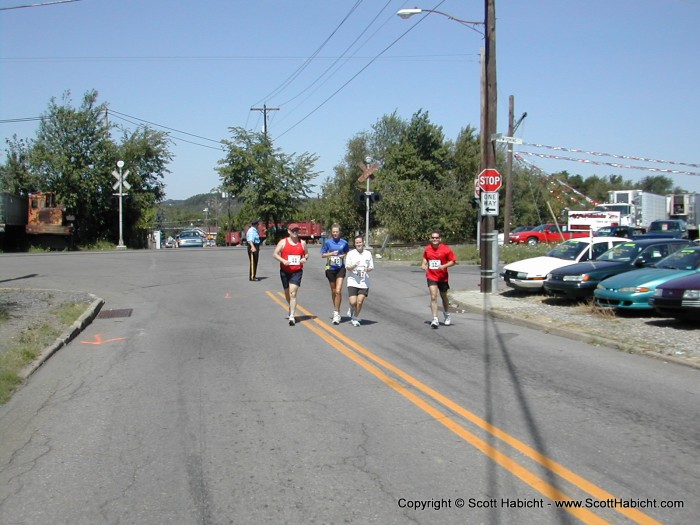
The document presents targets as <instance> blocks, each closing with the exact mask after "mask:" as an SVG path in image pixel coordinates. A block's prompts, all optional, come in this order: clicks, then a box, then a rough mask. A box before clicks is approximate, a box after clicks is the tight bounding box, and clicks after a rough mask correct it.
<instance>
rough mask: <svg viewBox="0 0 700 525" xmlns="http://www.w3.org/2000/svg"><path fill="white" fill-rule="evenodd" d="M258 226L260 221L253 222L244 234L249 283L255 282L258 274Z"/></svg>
mask: <svg viewBox="0 0 700 525" xmlns="http://www.w3.org/2000/svg"><path fill="white" fill-rule="evenodd" d="M258 224H260V221H253V222H251V223H250V228H248V231H247V232H246V234H245V240H246V244H247V245H248V260H249V261H250V272H249V274H248V279H249V280H250V281H257V280H258V278H257V277H256V275H257V272H258V256H259V255H260V233H259V232H258Z"/></svg>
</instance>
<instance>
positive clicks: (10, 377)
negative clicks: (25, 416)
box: [0, 303, 89, 405]
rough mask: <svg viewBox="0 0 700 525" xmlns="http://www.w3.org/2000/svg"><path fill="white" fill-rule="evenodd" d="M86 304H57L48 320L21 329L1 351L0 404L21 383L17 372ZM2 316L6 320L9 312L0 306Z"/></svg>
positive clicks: (77, 315) (59, 333)
mask: <svg viewBox="0 0 700 525" xmlns="http://www.w3.org/2000/svg"><path fill="white" fill-rule="evenodd" d="M88 304H89V303H64V304H61V305H59V306H56V307H55V308H53V309H52V310H51V311H50V313H49V316H48V319H46V320H44V321H42V322H40V323H37V324H35V325H33V326H30V327H29V328H27V329H25V330H24V331H22V332H21V333H20V334H19V336H18V337H17V338H16V340H14V341H13V342H12V343H11V344H10V345H9V347H7V348H5V350H4V351H2V352H0V405H1V404H4V403H6V402H7V401H8V400H9V399H10V397H11V396H12V393H13V392H14V391H15V389H16V388H17V387H18V386H19V384H20V383H21V382H22V379H21V378H20V376H19V373H20V371H21V370H22V369H23V368H24V367H25V366H27V365H28V364H30V363H31V362H32V361H33V360H34V359H36V358H37V357H38V356H39V354H41V352H42V350H43V349H44V348H46V347H47V346H49V345H50V344H51V343H53V342H54V341H55V340H56V338H57V337H59V336H60V335H61V334H62V333H63V332H64V330H65V329H66V328H68V327H69V326H70V325H71V324H73V323H74V322H75V321H76V320H77V319H78V317H80V315H81V314H82V313H83V312H84V311H85V309H86V308H87V305H88ZM2 315H4V319H5V320H6V319H7V317H8V315H9V312H8V311H7V307H3V308H0V316H2ZM0 320H2V317H0Z"/></svg>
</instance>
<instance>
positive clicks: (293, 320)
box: [289, 317, 297, 326]
mask: <svg viewBox="0 0 700 525" xmlns="http://www.w3.org/2000/svg"><path fill="white" fill-rule="evenodd" d="M295 324H297V321H296V319H294V317H290V318H289V326H294V325H295Z"/></svg>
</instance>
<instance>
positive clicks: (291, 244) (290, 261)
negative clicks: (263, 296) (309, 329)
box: [272, 222, 309, 326]
mask: <svg viewBox="0 0 700 525" xmlns="http://www.w3.org/2000/svg"><path fill="white" fill-rule="evenodd" d="M287 230H288V231H289V237H287V238H285V239H282V240H281V241H280V242H278V243H277V246H276V247H275V252H274V253H273V254H272V256H273V257H274V258H275V259H277V260H278V261H279V262H280V279H281V280H282V287H283V288H284V297H285V299H287V303H288V304H289V326H294V325H295V324H296V319H295V318H294V314H295V313H296V307H297V292H298V291H299V287H300V286H301V277H302V275H303V274H304V270H303V268H304V263H305V262H306V260H307V259H308V258H309V250H308V248H307V247H306V243H305V242H304V241H302V240H301V239H299V225H298V224H297V223H295V222H293V223H292V224H290V225H289V226H288V228H287Z"/></svg>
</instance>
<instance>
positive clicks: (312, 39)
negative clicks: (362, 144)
mask: <svg viewBox="0 0 700 525" xmlns="http://www.w3.org/2000/svg"><path fill="white" fill-rule="evenodd" d="M42 1H50V0H31V1H28V0H0V8H6V7H13V6H19V5H26V4H38V3H41V2H42ZM415 6H419V7H421V8H424V9H437V10H439V11H443V12H445V13H449V14H450V15H452V16H454V17H457V18H462V19H466V20H477V21H478V20H483V16H484V2H483V0H479V1H477V0H469V1H465V0H444V1H443V2H440V1H439V0H428V1H423V0H409V1H404V0H389V1H384V0H372V1H370V0H364V1H361V0H305V1H303V2H291V1H283V0H249V1H246V2H244V1H239V0H198V1H185V0H181V1H172V0H80V1H76V2H72V3H63V4H56V5H50V6H45V7H33V8H23V9H12V10H2V11H0V121H3V122H2V123H0V133H1V136H2V138H3V139H5V138H7V137H11V136H12V135H13V134H17V135H18V136H19V137H25V138H33V137H34V136H35V132H36V129H37V122H36V121H30V122H22V123H17V122H5V121H7V120H11V119H21V118H30V117H37V116H39V115H41V114H42V113H43V112H45V110H46V108H47V105H48V102H49V99H50V98H51V97H56V98H58V99H60V98H61V96H62V94H63V92H64V91H66V90H70V91H71V93H72V98H73V101H74V103H75V105H79V103H80V100H81V99H82V96H83V94H84V93H85V92H86V91H88V90H91V89H96V90H97V91H98V92H99V100H100V101H101V102H107V103H108V104H109V106H110V110H111V111H112V112H113V113H111V116H110V119H111V120H112V121H113V122H115V123H117V124H121V125H124V126H126V127H128V128H133V127H134V123H139V122H142V121H148V122H151V123H154V124H157V125H160V126H165V127H166V128H172V130H178V131H179V132H175V131H171V136H172V138H173V139H174V140H175V143H174V144H173V146H172V151H173V153H174V154H175V159H174V161H173V163H172V164H171V165H170V170H171V172H172V173H170V174H169V175H167V177H166V179H165V183H166V185H167V187H166V192H167V196H168V197H169V198H175V199H182V198H187V197H189V196H192V195H194V194H198V193H206V192H208V191H210V190H212V189H213V188H216V187H217V186H218V185H219V183H220V181H219V178H218V174H217V173H216V171H215V168H216V166H217V161H218V160H219V159H221V158H222V157H223V152H222V151H221V150H220V149H218V147H217V143H216V141H219V140H221V139H223V138H227V137H229V132H228V128H229V127H235V126H241V127H244V128H248V129H256V130H260V129H261V128H262V112H260V111H251V107H262V105H263V104H266V105H267V106H268V107H270V108H279V111H271V112H270V114H269V115H270V116H269V132H270V136H271V137H272V138H273V139H274V141H275V145H276V146H277V147H279V148H281V149H282V150H283V151H284V152H286V153H301V152H305V151H308V152H312V153H316V154H317V155H318V156H319V161H318V163H317V169H318V171H319V172H321V174H320V175H319V177H318V178H317V180H316V182H318V183H320V182H322V180H323V179H325V178H326V177H329V176H332V175H333V167H334V166H336V165H337V164H338V163H339V162H340V161H342V159H343V156H344V154H345V151H346V144H347V141H348V140H349V139H350V138H352V137H353V136H354V135H356V134H357V133H359V132H361V131H365V130H369V129H370V128H371V126H372V125H373V124H374V123H375V122H376V121H377V120H378V119H379V118H380V117H381V116H382V115H385V114H389V113H392V112H394V111H396V112H397V113H398V114H399V115H400V116H402V117H404V118H406V119H409V118H410V117H411V115H412V114H413V113H415V112H416V111H418V110H421V109H422V110H425V111H428V113H429V115H430V119H431V121H432V122H433V123H435V124H437V125H439V126H442V128H443V131H444V133H445V135H446V137H447V138H449V139H455V138H456V137H457V134H458V132H459V130H460V129H461V128H463V127H465V126H467V125H471V126H472V127H474V128H477V129H478V128H479V111H480V105H479V77H480V65H479V49H480V47H482V46H483V40H482V37H481V35H479V34H478V33H477V32H475V31H472V30H470V29H469V28H468V27H466V26H463V25H461V24H458V23H456V22H454V21H452V20H449V19H447V18H445V17H442V16H439V15H437V14H431V15H429V16H424V15H418V16H414V17H413V18H411V19H409V20H403V19H401V18H399V17H398V16H396V14H395V13H396V11H397V10H398V9H400V8H403V7H415ZM496 16H497V24H496V37H497V46H496V65H497V75H498V77H497V81H498V131H499V132H501V133H503V134H505V132H506V131H507V119H508V97H509V96H510V95H513V96H514V97H515V114H516V118H518V117H519V116H520V115H521V114H522V113H523V112H527V118H525V120H523V122H522V124H521V125H520V127H519V129H518V132H517V133H516V136H517V137H518V138H521V139H522V140H523V141H524V142H525V143H526V144H537V145H544V146H553V147H557V148H564V149H563V150H558V149H549V148H542V147H539V146H527V145H522V146H517V147H516V152H518V151H521V152H523V153H522V155H523V158H524V159H525V160H526V161H528V162H531V163H534V164H535V165H536V166H538V167H539V168H541V169H542V170H544V171H545V172H549V173H551V172H555V171H559V170H567V171H568V172H569V173H572V174H581V175H584V176H588V175H591V174H597V175H601V176H604V175H610V174H620V175H622V176H623V177H624V178H625V179H632V180H639V179H640V178H642V177H645V176H649V175H656V174H664V175H667V176H669V177H672V178H673V179H674V180H675V181H676V183H677V184H678V185H679V186H681V187H683V188H685V189H686V190H688V191H698V192H700V167H694V166H688V164H695V165H700V148H699V147H698V139H697V127H698V125H699V124H700V105H699V104H698V101H697V91H698V86H700V60H699V57H698V54H699V50H700V31H698V28H700V0H615V1H612V2H611V1H610V0H589V1H587V2H573V1H567V0H531V1H528V2H519V1H513V0H510V1H505V0H496ZM414 26H415V27H414ZM137 119H141V120H137ZM152 127H154V128H156V129H164V128H161V127H158V126H155V125H154V126H152ZM166 131H168V130H166ZM181 132H184V133H188V134H190V135H187V134H184V133H181ZM192 135H196V136H192ZM207 139H209V140H207ZM187 141H189V142H187ZM3 142H4V140H3ZM191 142H194V143H196V144H192V143H191ZM3 146H4V144H3ZM573 149H578V150H583V151H585V152H594V153H610V154H614V155H619V156H622V158H620V157H607V156H600V155H592V154H582V153H576V152H572V151H570V150H573ZM527 152H530V153H531V154H536V155H539V156H536V155H528V154H527ZM553 157H560V158H553ZM561 157H568V158H577V159H583V160H588V161H595V162H603V163H617V164H621V165H623V166H641V167H644V168H649V167H652V168H657V169H662V170H676V171H683V172H691V173H695V175H683V174H675V173H665V172H653V171H649V170H647V169H636V168H635V169H633V168H627V167H612V166H608V165H593V164H590V163H584V162H577V161H572V160H565V159H563V158H561ZM624 157H637V158H642V159H652V160H664V161H669V162H671V163H675V164H670V163H649V162H643V161H640V160H633V159H630V158H624ZM4 158H5V157H4V147H3V153H2V157H0V159H2V160H3V161H4ZM475 175H476V174H475ZM466 190H467V191H471V188H467V189H466Z"/></svg>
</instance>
